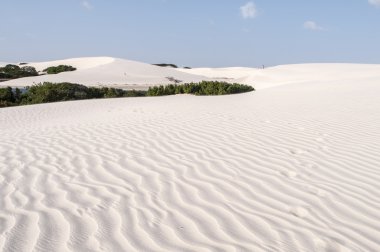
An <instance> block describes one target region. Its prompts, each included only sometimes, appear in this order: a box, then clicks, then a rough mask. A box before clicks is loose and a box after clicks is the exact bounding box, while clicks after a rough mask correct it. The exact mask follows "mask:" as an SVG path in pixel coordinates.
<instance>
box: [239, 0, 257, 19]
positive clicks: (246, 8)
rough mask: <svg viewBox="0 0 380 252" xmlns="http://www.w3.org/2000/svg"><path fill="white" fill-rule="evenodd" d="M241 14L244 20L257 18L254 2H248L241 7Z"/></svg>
mask: <svg viewBox="0 0 380 252" xmlns="http://www.w3.org/2000/svg"><path fill="white" fill-rule="evenodd" d="M240 13H241V16H242V17H243V18H244V19H249V18H255V17H256V16H257V9H256V5H255V4H254V3H253V2H248V3H246V4H245V5H243V6H241V7H240Z"/></svg>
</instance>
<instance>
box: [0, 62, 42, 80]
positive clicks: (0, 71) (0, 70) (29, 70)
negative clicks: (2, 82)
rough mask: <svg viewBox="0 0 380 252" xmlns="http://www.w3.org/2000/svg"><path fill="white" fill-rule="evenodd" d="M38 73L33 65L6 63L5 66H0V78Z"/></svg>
mask: <svg viewBox="0 0 380 252" xmlns="http://www.w3.org/2000/svg"><path fill="white" fill-rule="evenodd" d="M37 75H38V73H37V71H36V69H35V68H34V67H31V66H23V67H19V66H17V65H12V64H8V65H6V66H5V67H0V78H2V79H17V78H23V77H29V76H37Z"/></svg>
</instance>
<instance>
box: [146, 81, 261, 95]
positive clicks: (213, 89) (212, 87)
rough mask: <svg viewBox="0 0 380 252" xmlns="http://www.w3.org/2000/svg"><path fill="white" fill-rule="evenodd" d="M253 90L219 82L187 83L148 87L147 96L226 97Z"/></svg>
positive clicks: (235, 84)
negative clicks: (188, 95)
mask: <svg viewBox="0 0 380 252" xmlns="http://www.w3.org/2000/svg"><path fill="white" fill-rule="evenodd" d="M254 90H255V89H254V88H253V87H251V86H248V85H242V84H237V83H234V84H230V83H227V82H219V81H202V82H200V83H189V84H181V85H173V84H170V85H166V86H155V87H150V88H149V90H148V93H147V95H148V96H162V95H174V94H195V95H226V94H238V93H244V92H250V91H254Z"/></svg>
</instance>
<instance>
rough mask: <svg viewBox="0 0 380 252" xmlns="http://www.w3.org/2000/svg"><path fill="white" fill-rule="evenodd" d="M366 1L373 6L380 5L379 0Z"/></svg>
mask: <svg viewBox="0 0 380 252" xmlns="http://www.w3.org/2000/svg"><path fill="white" fill-rule="evenodd" d="M368 3H369V4H371V5H373V6H376V7H380V0H368Z"/></svg>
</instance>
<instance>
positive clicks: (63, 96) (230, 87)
mask: <svg viewBox="0 0 380 252" xmlns="http://www.w3.org/2000/svg"><path fill="white" fill-rule="evenodd" d="M253 90H254V88H253V87H251V86H247V85H241V84H237V83H234V84H229V83H227V82H217V81H202V82H200V83H189V84H181V85H173V84H170V85H166V86H163V85H161V86H156V87H150V88H149V90H148V91H138V90H123V89H117V88H108V87H101V88H98V87H86V86H83V85H79V84H72V83H50V82H45V83H43V84H38V85H35V86H32V87H28V88H26V89H25V92H21V90H20V89H18V88H16V89H12V88H10V87H6V88H0V107H8V106H17V105H28V104H38V103H48V102H58V101H72V100H84V99H95V98H116V97H141V96H163V95H174V94H195V95H225V94H237V93H243V92H250V91H253Z"/></svg>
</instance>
